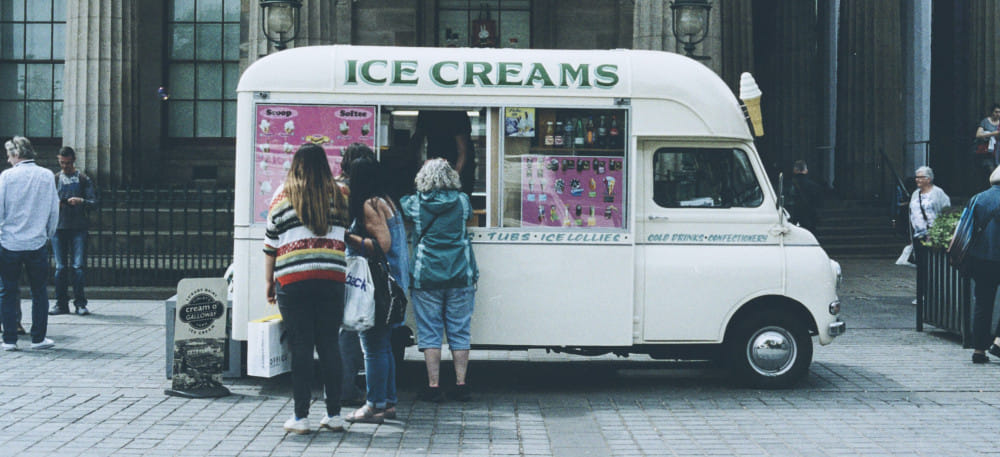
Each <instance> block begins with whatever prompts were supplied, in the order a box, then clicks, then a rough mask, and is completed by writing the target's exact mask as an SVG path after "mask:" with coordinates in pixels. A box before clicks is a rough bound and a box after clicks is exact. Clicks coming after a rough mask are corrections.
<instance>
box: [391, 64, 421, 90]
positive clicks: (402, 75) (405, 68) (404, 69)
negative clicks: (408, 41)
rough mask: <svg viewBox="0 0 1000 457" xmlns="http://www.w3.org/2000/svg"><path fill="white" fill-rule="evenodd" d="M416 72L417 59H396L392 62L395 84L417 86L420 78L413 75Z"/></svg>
mask: <svg viewBox="0 0 1000 457" xmlns="http://www.w3.org/2000/svg"><path fill="white" fill-rule="evenodd" d="M416 73H417V61H416V60H396V61H394V62H392V83H393V84H401V85H406V86H416V85H417V82H419V79H418V78H415V77H413V76H414V75H415V74H416ZM407 77H410V78H407Z"/></svg>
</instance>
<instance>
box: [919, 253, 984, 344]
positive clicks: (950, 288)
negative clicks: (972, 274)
mask: <svg viewBox="0 0 1000 457" xmlns="http://www.w3.org/2000/svg"><path fill="white" fill-rule="evenodd" d="M920 261H922V262H923V263H924V264H923V265H921V266H920V267H923V268H919V269H918V271H919V272H920V273H922V274H918V275H917V282H918V283H921V284H918V287H917V290H918V291H919V290H923V291H924V296H922V297H921V296H918V297H917V331H918V332H920V331H923V329H924V324H930V325H933V326H935V327H937V328H938V329H940V330H944V331H947V332H949V333H954V334H956V335H958V336H960V337H961V338H962V345H963V346H965V347H971V346H972V280H971V279H969V278H965V277H962V275H960V274H959V273H958V269H956V268H955V267H953V266H951V265H950V264H948V256H947V254H946V253H945V252H944V250H943V249H928V250H927V255H926V256H924V258H923V259H922V260H920V259H918V262H920ZM918 295H919V294H918Z"/></svg>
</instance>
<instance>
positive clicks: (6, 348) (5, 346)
mask: <svg viewBox="0 0 1000 457" xmlns="http://www.w3.org/2000/svg"><path fill="white" fill-rule="evenodd" d="M16 350H17V343H4V344H3V351H4V352H11V351H16Z"/></svg>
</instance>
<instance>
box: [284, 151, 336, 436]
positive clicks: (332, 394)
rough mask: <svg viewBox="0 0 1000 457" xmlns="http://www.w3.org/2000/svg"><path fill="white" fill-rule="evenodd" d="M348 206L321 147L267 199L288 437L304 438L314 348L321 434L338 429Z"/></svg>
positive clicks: (303, 156) (297, 162) (305, 154)
mask: <svg viewBox="0 0 1000 457" xmlns="http://www.w3.org/2000/svg"><path fill="white" fill-rule="evenodd" d="M347 223H348V213H347V201H346V199H345V198H344V195H343V194H342V193H341V192H340V187H339V186H337V185H336V184H335V183H334V180H333V174H332V173H331V172H330V164H329V162H327V159H326V152H324V151H323V148H322V147H320V146H317V145H315V144H312V143H307V144H304V145H302V147H300V148H299V150H298V151H296V152H295V156H294V157H293V158H292V166H291V168H290V169H289V170H288V176H287V177H286V178H285V182H283V183H282V184H281V185H280V186H278V189H277V190H275V192H274V197H273V198H272V199H271V205H270V209H269V210H268V213H267V228H266V231H265V233H264V254H265V256H264V281H265V283H266V290H267V297H266V299H267V302H268V303H269V304H271V305H274V304H275V303H277V305H278V309H279V310H280V312H281V318H282V320H283V321H284V323H285V330H286V331H287V333H288V338H289V342H290V345H291V350H292V386H293V387H292V389H293V392H294V399H295V413H294V415H293V416H292V417H291V418H290V419H288V420H287V421H286V422H285V423H284V429H285V431H287V432H291V433H296V434H305V433H309V431H310V428H309V419H308V417H309V404H310V402H311V400H312V382H313V367H314V364H315V362H314V360H313V348H315V350H316V353H317V354H319V365H320V379H321V380H322V383H323V386H324V387H325V388H326V416H325V417H323V420H322V421H320V427H321V428H328V429H330V430H334V431H343V429H344V422H343V419H342V418H341V417H340V388H341V386H340V382H341V377H340V348H339V347H338V345H337V329H338V328H340V324H341V323H342V322H343V317H344V276H345V270H346V261H345V259H344V249H345V246H344V234H345V232H346V227H347Z"/></svg>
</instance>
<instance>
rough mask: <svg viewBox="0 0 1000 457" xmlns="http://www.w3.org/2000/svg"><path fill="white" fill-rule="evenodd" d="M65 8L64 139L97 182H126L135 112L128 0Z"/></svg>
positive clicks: (86, 0) (81, 2)
mask: <svg viewBox="0 0 1000 457" xmlns="http://www.w3.org/2000/svg"><path fill="white" fill-rule="evenodd" d="M67 8H68V10H67V13H66V66H65V71H64V74H63V84H64V91H63V93H64V98H63V144H64V145H66V146H71V147H72V148H73V149H75V150H76V155H77V161H76V163H77V166H78V167H79V168H81V169H83V170H85V172H86V173H88V174H90V175H91V176H93V177H95V178H96V179H97V182H98V183H99V185H102V186H107V185H111V184H117V183H122V182H123V181H126V182H127V181H128V180H130V179H131V163H130V160H129V157H128V154H130V153H131V151H132V150H133V148H134V144H135V142H134V132H135V130H136V129H135V126H136V114H137V113H135V112H134V111H135V110H134V108H133V103H134V101H135V97H136V93H135V92H136V91H135V83H136V81H135V78H134V72H135V47H134V43H135V18H134V16H133V11H132V8H133V4H132V1H130V0H78V1H72V2H67Z"/></svg>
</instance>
